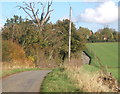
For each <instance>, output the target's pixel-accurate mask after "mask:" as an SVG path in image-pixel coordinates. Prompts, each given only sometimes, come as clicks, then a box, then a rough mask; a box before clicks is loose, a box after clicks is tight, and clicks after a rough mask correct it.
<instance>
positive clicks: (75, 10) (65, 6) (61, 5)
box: [0, 0, 118, 32]
mask: <svg viewBox="0 0 120 94" xmlns="http://www.w3.org/2000/svg"><path fill="white" fill-rule="evenodd" d="M27 1H31V0H27ZM34 1H35V0H34ZM53 1H54V2H53V5H52V9H54V11H53V12H52V13H51V19H50V21H51V22H52V23H55V22H56V21H57V20H62V19H66V18H69V4H70V5H71V7H72V21H73V22H74V24H75V25H76V27H77V28H78V27H79V26H83V27H86V28H89V29H90V30H92V31H93V32H96V31H97V30H98V29H100V28H104V26H106V25H108V26H109V27H110V28H114V29H116V30H117V31H118V2H117V0H114V1H113V0H75V1H74V2H73V0H72V2H69V3H68V2H62V0H60V1H61V2H55V0H53ZM78 1H80V2H78ZM88 1H89V2H88ZM16 5H22V2H14V1H13V2H7V1H5V0H4V2H2V0H1V2H0V12H1V14H2V15H0V27H1V26H2V25H4V23H5V21H6V19H7V18H11V17H12V16H13V15H19V16H22V17H23V18H29V17H28V16H27V15H26V14H25V13H24V11H22V10H19V9H18V8H16Z"/></svg>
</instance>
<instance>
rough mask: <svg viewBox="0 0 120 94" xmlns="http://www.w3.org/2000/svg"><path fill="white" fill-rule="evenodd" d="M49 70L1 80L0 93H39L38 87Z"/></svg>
mask: <svg viewBox="0 0 120 94" xmlns="http://www.w3.org/2000/svg"><path fill="white" fill-rule="evenodd" d="M49 72H51V70H37V71H27V72H21V73H17V74H13V75H11V76H8V77H5V78H3V79H2V92H40V85H41V83H42V81H43V79H44V77H45V76H46V75H47V73H49Z"/></svg>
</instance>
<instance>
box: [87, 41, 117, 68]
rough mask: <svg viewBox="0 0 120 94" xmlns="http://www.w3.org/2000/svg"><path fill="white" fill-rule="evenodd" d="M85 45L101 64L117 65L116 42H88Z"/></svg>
mask: <svg viewBox="0 0 120 94" xmlns="http://www.w3.org/2000/svg"><path fill="white" fill-rule="evenodd" d="M87 46H88V49H89V51H90V52H92V53H94V55H96V56H97V57H98V58H99V59H100V62H101V64H102V65H104V66H108V67H118V43H89V44H87Z"/></svg>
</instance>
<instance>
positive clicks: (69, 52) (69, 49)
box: [68, 7, 72, 62]
mask: <svg viewBox="0 0 120 94" xmlns="http://www.w3.org/2000/svg"><path fill="white" fill-rule="evenodd" d="M71 16H72V8H71V7H70V17H69V20H70V24H69V48H68V59H69V62H70V54H71Z"/></svg>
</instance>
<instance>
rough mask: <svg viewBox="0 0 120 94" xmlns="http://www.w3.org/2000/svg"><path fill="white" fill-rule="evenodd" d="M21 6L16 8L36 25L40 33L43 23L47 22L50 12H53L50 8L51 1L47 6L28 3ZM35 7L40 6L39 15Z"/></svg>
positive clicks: (39, 3)
mask: <svg viewBox="0 0 120 94" xmlns="http://www.w3.org/2000/svg"><path fill="white" fill-rule="evenodd" d="M23 4H24V5H23V6H17V7H18V8H19V9H22V10H23V11H24V12H25V13H26V14H27V15H28V16H29V17H30V18H31V20H32V21H33V22H34V23H35V24H37V25H38V27H39V29H40V31H42V29H43V26H44V23H45V22H46V21H48V19H49V18H50V12H52V11H53V9H52V10H51V9H50V7H51V5H52V1H51V2H48V3H47V6H46V5H45V4H43V3H42V2H37V3H35V2H30V3H26V2H23ZM37 5H39V7H40V6H42V9H41V13H40V9H39V8H37ZM36 8H37V9H36Z"/></svg>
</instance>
